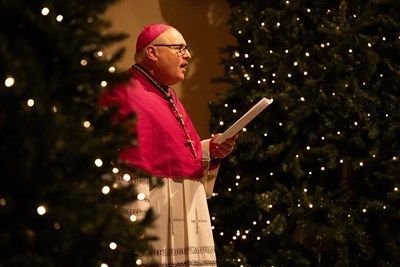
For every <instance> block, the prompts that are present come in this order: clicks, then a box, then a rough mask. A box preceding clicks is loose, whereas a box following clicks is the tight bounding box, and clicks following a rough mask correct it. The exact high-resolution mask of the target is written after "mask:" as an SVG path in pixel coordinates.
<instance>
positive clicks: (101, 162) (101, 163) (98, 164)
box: [94, 159, 103, 167]
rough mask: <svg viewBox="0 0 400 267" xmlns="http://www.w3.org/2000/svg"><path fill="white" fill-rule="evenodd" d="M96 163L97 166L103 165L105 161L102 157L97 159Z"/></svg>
mask: <svg viewBox="0 0 400 267" xmlns="http://www.w3.org/2000/svg"><path fill="white" fill-rule="evenodd" d="M94 164H96V166H97V167H101V166H103V161H102V160H101V159H96V160H95V161H94Z"/></svg>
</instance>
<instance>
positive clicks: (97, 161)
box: [0, 0, 150, 267]
mask: <svg viewBox="0 0 400 267" xmlns="http://www.w3.org/2000/svg"><path fill="white" fill-rule="evenodd" d="M113 2H114V1H113V0H103V1H98V0H96V1H75V0H66V1H51V0H50V1H6V0H1V1H0V48H1V52H0V80H1V81H2V85H1V87H0V140H1V141H0V142H1V144H0V166H1V167H0V175H1V180H0V250H1V256H0V266H103V267H104V266H132V265H135V264H140V260H139V261H137V260H138V259H139V257H138V255H139V253H140V252H143V251H144V250H145V249H147V246H148V245H147V241H148V238H147V237H145V236H143V233H144V229H145V227H146V226H147V225H148V223H149V221H150V216H149V217H147V218H146V219H144V220H143V221H141V222H137V221H135V218H134V216H131V217H130V220H129V219H128V218H125V217H123V216H122V214H120V211H119V209H118V207H120V206H122V205H124V204H125V203H127V202H128V200H130V199H132V198H135V197H136V193H135V192H134V189H133V188H131V187H126V188H121V187H119V188H116V180H115V178H114V177H113V174H114V173H117V172H118V171H119V172H121V171H120V170H121V167H122V166H121V165H120V164H119V163H118V162H117V161H116V159H117V153H118V149H119V148H121V147H123V146H125V145H126V144H127V143H129V142H131V141H133V140H134V136H132V134H129V133H127V132H126V130H124V129H123V127H121V126H117V125H111V123H110V122H111V120H110V118H111V117H112V114H113V112H111V110H108V111H107V110H102V109H101V108H100V107H99V101H98V98H99V95H100V92H101V90H102V88H103V87H105V86H106V84H107V83H108V84H110V83H113V82H117V81H123V80H124V79H125V78H126V77H125V75H122V74H118V73H117V72H115V67H113V66H114V64H115V63H116V62H117V60H119V58H120V57H121V55H122V53H123V51H122V50H120V51H118V52H117V53H115V55H113V56H106V55H105V53H104V52H103V51H104V48H105V47H107V46H108V45H109V44H111V43H114V42H116V41H119V40H121V39H123V38H124V37H125V35H124V34H105V33H104V32H105V29H106V28H107V26H108V25H109V23H108V22H107V21H105V20H104V19H103V18H102V17H101V15H102V13H103V12H104V10H105V9H106V7H108V6H109V5H110V4H111V3H113ZM131 122H132V117H130V118H128V119H127V123H131Z"/></svg>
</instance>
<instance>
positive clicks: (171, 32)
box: [154, 28, 186, 44]
mask: <svg viewBox="0 0 400 267" xmlns="http://www.w3.org/2000/svg"><path fill="white" fill-rule="evenodd" d="M160 42H163V43H169V44H186V41H185V39H184V38H183V36H182V34H181V33H180V32H178V31H177V30H176V29H174V28H169V29H168V30H166V31H165V32H163V33H162V34H160V36H158V37H157V38H156V39H155V40H154V43H160Z"/></svg>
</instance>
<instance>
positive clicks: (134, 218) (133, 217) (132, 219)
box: [129, 215, 137, 222]
mask: <svg viewBox="0 0 400 267" xmlns="http://www.w3.org/2000/svg"><path fill="white" fill-rule="evenodd" d="M129 220H131V221H132V222H136V220H137V217H136V215H131V216H129Z"/></svg>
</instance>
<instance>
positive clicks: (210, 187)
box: [201, 139, 219, 198]
mask: <svg viewBox="0 0 400 267" xmlns="http://www.w3.org/2000/svg"><path fill="white" fill-rule="evenodd" d="M201 148H202V149H201V150H202V162H203V167H204V177H203V178H202V179H201V182H202V183H203V185H204V189H205V191H206V196H207V198H210V197H211V196H212V193H213V191H214V184H215V180H216V178H217V174H218V170H219V164H218V165H216V166H213V168H210V166H211V164H210V163H211V158H210V149H209V148H210V139H206V140H203V141H201Z"/></svg>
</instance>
